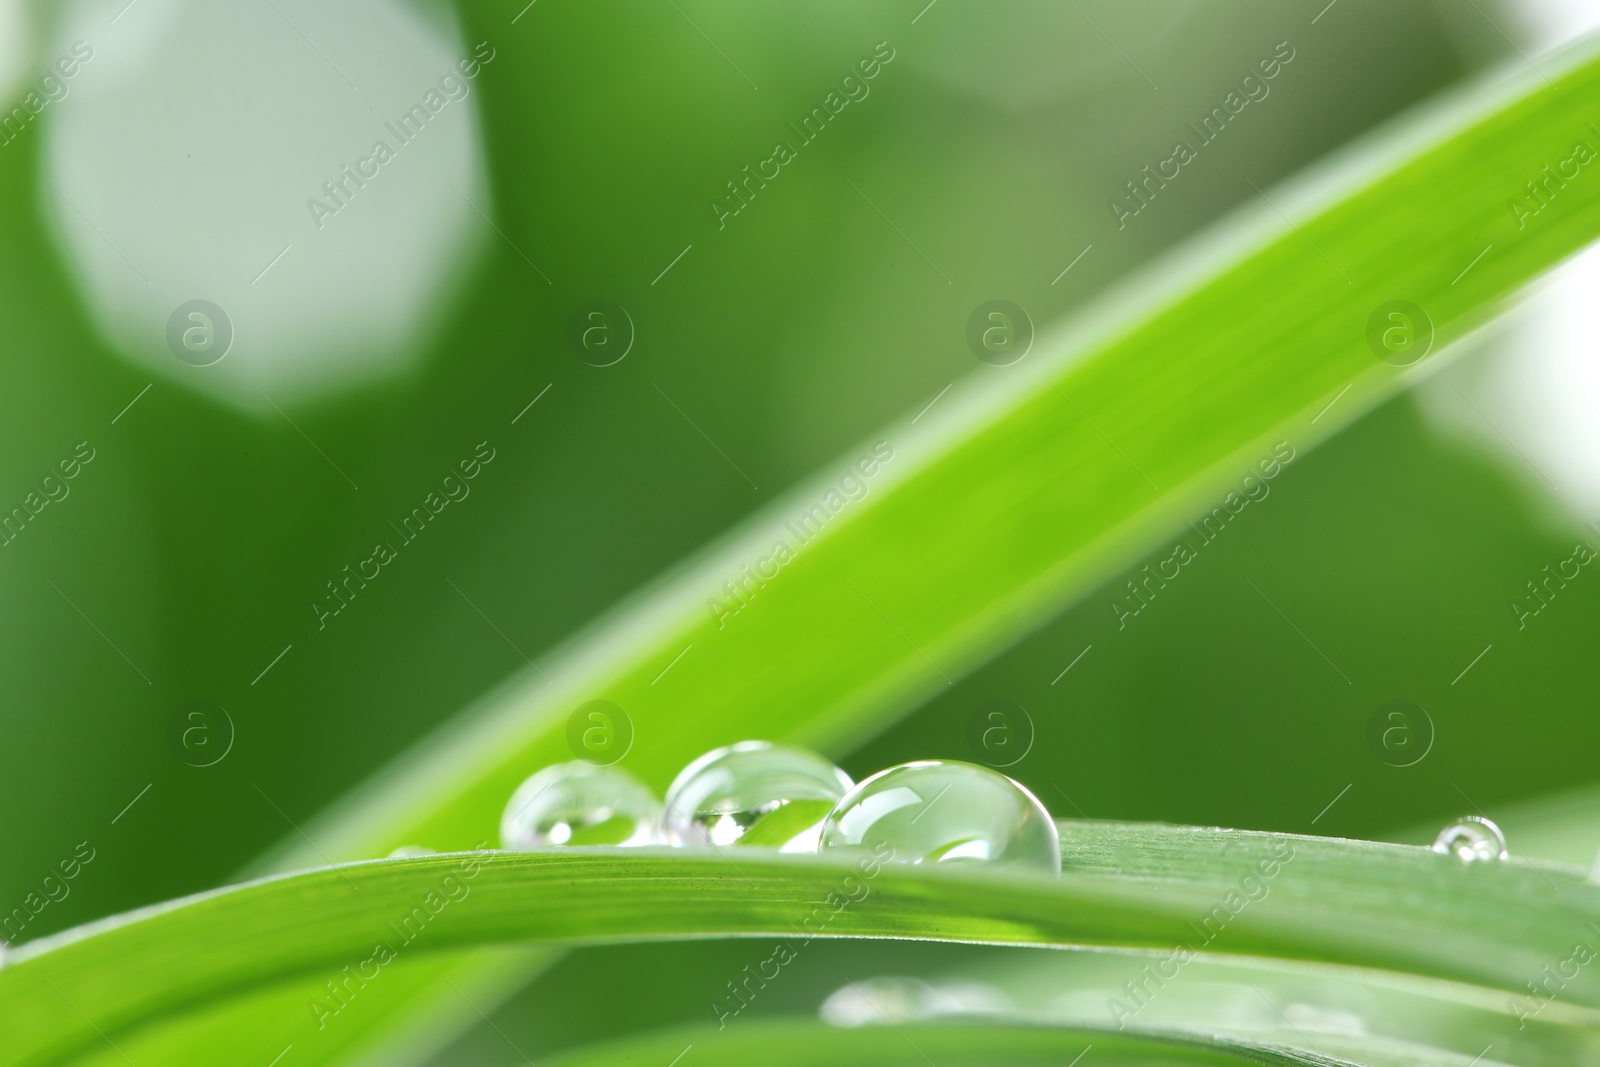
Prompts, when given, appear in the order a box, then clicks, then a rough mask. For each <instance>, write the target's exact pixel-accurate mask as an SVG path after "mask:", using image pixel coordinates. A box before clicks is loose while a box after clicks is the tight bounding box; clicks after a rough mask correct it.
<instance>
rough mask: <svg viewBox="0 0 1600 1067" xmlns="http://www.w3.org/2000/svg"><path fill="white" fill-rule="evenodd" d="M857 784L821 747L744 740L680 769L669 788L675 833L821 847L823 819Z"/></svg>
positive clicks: (696, 840) (796, 848)
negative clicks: (825, 756) (821, 752)
mask: <svg viewBox="0 0 1600 1067" xmlns="http://www.w3.org/2000/svg"><path fill="white" fill-rule="evenodd" d="M850 785H851V782H850V777H849V775H847V774H845V773H844V772H843V771H841V770H840V769H839V768H837V767H835V766H834V765H833V764H832V763H829V762H828V761H827V760H826V759H823V758H822V757H821V756H819V755H817V754H816V753H815V752H808V751H806V750H805V749H800V748H789V747H787V746H784V745H774V744H770V743H768V742H766V741H741V742H739V743H738V744H736V745H730V746H728V747H726V748H719V749H715V750H714V751H711V752H707V753H706V754H705V755H703V756H701V757H700V758H699V759H697V760H695V761H694V762H693V763H690V764H689V765H688V766H687V767H685V768H684V769H683V770H682V771H680V772H679V773H678V777H677V778H675V779H674V780H673V782H672V786H671V787H670V788H669V789H668V790H667V800H666V809H667V815H666V829H667V836H668V840H670V841H671V842H672V844H674V845H686V844H706V843H710V844H713V845H717V846H719V847H720V846H723V845H732V844H740V845H760V846H765V847H767V848H776V849H779V850H781V851H784V852H815V851H816V849H817V835H818V833H819V832H820V827H821V825H822V820H823V819H824V818H826V817H827V815H828V812H830V811H832V810H833V806H834V804H836V803H837V802H838V800H839V798H840V797H842V796H844V794H845V790H847V789H849V788H850Z"/></svg>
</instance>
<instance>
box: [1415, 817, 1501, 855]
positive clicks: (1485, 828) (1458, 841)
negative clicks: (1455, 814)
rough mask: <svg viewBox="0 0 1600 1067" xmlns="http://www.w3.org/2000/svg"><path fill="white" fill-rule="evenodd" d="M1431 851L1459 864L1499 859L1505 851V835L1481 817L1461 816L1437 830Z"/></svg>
mask: <svg viewBox="0 0 1600 1067" xmlns="http://www.w3.org/2000/svg"><path fill="white" fill-rule="evenodd" d="M1433 850H1434V851H1435V852H1438V853H1442V854H1443V855H1446V856H1454V857H1455V858H1456V859H1458V860H1460V861H1461V862H1463V863H1476V862H1480V861H1482V860H1503V859H1505V858H1506V856H1507V855H1508V853H1507V852H1506V835H1505V834H1503V833H1501V832H1500V827H1498V826H1496V825H1495V824H1494V823H1492V822H1490V821H1489V820H1488V819H1485V818H1483V817H1482V816H1481V815H1465V816H1462V817H1461V818H1460V819H1457V820H1456V821H1455V822H1453V823H1451V824H1450V825H1449V826H1446V827H1445V828H1444V829H1443V830H1440V831H1439V836H1438V837H1437V838H1435V839H1434V842H1433Z"/></svg>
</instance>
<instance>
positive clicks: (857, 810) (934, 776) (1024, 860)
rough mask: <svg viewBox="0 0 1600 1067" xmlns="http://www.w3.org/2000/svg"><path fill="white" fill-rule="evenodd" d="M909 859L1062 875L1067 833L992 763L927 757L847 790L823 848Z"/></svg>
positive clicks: (825, 832) (830, 819)
mask: <svg viewBox="0 0 1600 1067" xmlns="http://www.w3.org/2000/svg"><path fill="white" fill-rule="evenodd" d="M885 846H887V848H889V849H892V850H893V853H892V856H891V858H892V859H893V860H895V861H898V862H902V863H987V864H991V865H995V866H1005V867H1018V868H1024V869H1027V870H1032V871H1041V872H1049V873H1050V874H1059V873H1060V872H1061V838H1060V836H1059V835H1058V834H1057V832H1056V824H1055V821H1054V820H1053V819H1051V817H1050V813H1049V812H1048V811H1046V810H1045V806H1044V805H1043V804H1041V803H1039V799H1038V798H1037V797H1035V796H1034V795H1033V794H1032V793H1030V792H1028V790H1026V789H1024V788H1023V787H1022V786H1021V785H1019V784H1018V783H1017V782H1015V781H1013V780H1012V779H1010V778H1007V777H1006V776H1005V775H1003V774H1000V773H999V772H997V771H992V770H990V769H989V768H987V767H979V766H978V765H977V764H973V763H960V762H957V761H955V760H920V761H918V762H916V763H903V764H901V765H900V766H898V767H890V768H889V769H888V770H885V771H879V772H878V773H877V774H875V775H873V776H872V777H870V778H868V779H866V780H865V781H863V782H862V783H861V784H859V785H857V786H856V787H855V788H854V789H852V790H850V792H848V793H846V794H845V796H844V797H843V799H841V800H840V801H839V803H838V805H837V806H835V807H834V809H833V812H832V813H831V814H829V816H828V819H827V821H826V822H825V823H823V826H822V841H821V845H820V847H819V851H822V852H828V851H834V850H844V851H876V852H877V853H878V854H879V856H880V858H882V853H883V851H884V848H885Z"/></svg>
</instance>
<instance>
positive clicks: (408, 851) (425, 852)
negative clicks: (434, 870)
mask: <svg viewBox="0 0 1600 1067" xmlns="http://www.w3.org/2000/svg"><path fill="white" fill-rule="evenodd" d="M432 855H436V853H435V852H434V851H433V849H431V848H424V847H423V846H421V845H401V846H400V847H399V848H397V849H395V850H394V851H393V852H391V853H389V855H388V857H387V858H388V859H392V860H408V859H414V858H415V857H417V856H432Z"/></svg>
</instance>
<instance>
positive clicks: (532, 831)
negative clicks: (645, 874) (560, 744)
mask: <svg viewBox="0 0 1600 1067" xmlns="http://www.w3.org/2000/svg"><path fill="white" fill-rule="evenodd" d="M660 819H661V802H660V801H658V800H657V799H656V798H655V794H653V793H651V792H650V789H649V787H647V786H646V785H645V784H644V783H643V782H641V781H639V779H637V778H635V777H634V776H633V775H631V774H629V773H628V772H627V771H625V770H623V769H622V768H621V767H612V766H605V767H602V766H597V765H595V764H593V763H586V762H583V761H577V762H573V763H558V764H556V765H555V766H553V767H546V768H545V769H544V770H542V771H540V772H539V773H537V774H535V775H533V777H531V778H529V779H528V780H527V781H525V782H523V783H522V785H520V786H518V787H517V791H516V792H515V793H513V794H512V795H511V800H510V802H509V803H508V804H506V810H505V814H504V815H503V816H501V818H500V841H501V843H502V844H503V845H504V846H505V847H506V848H518V849H521V848H539V847H541V846H544V845H649V844H653V843H654V842H655V839H656V824H657V823H658V822H659V821H660Z"/></svg>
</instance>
